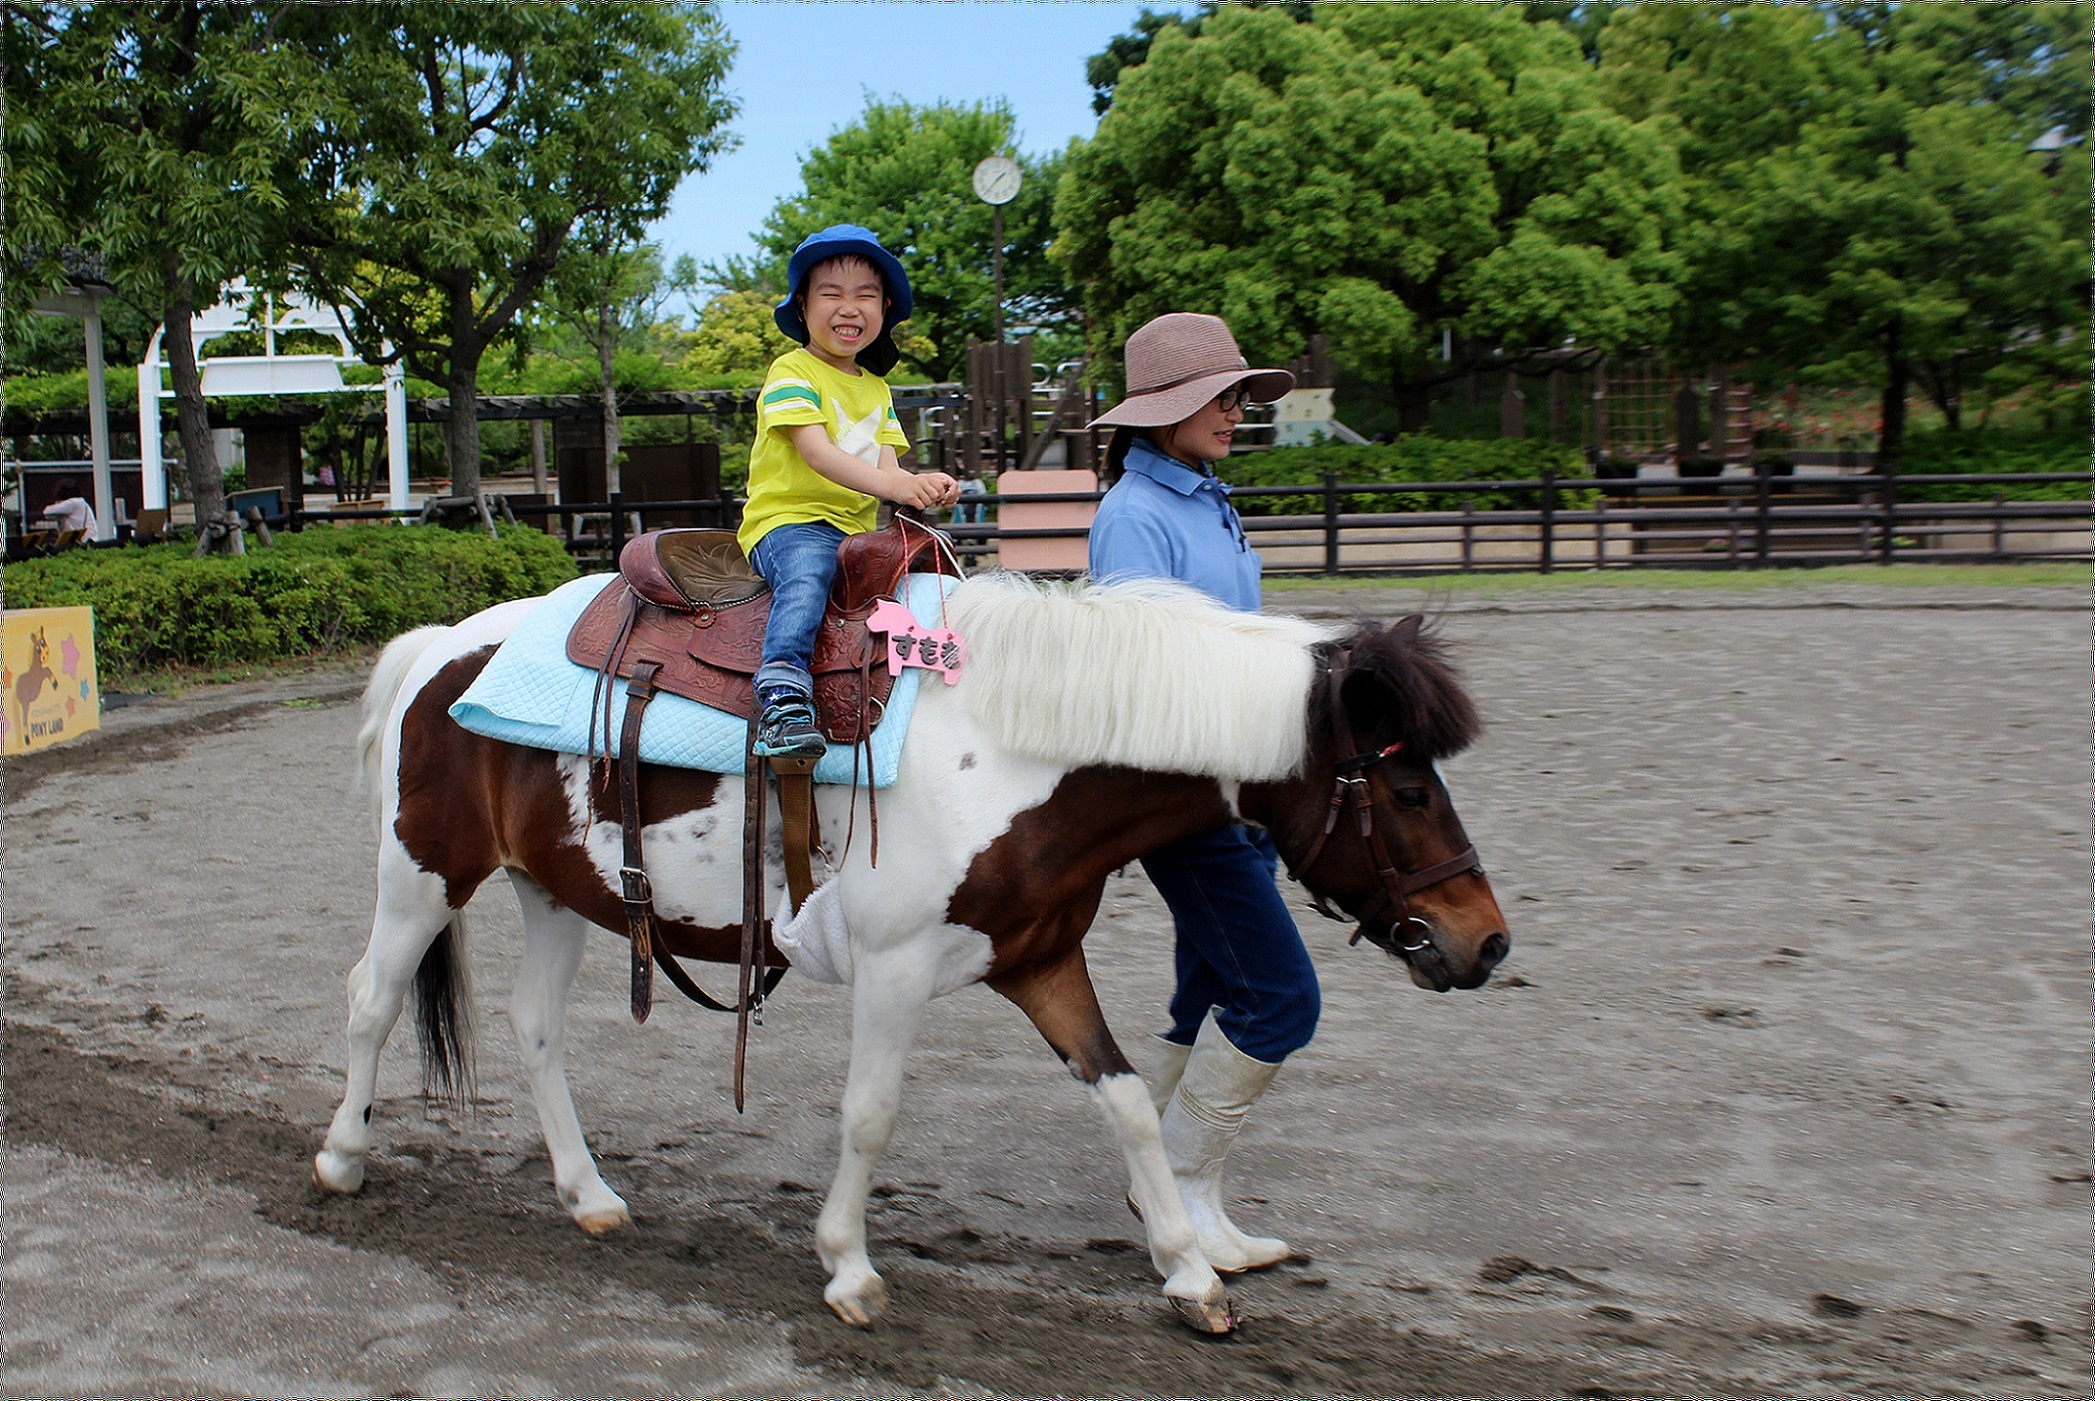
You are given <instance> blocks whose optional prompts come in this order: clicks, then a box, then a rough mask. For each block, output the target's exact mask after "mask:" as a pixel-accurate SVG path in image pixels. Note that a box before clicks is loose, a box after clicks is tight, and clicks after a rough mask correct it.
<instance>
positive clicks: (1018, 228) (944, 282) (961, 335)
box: [710, 98, 1071, 381]
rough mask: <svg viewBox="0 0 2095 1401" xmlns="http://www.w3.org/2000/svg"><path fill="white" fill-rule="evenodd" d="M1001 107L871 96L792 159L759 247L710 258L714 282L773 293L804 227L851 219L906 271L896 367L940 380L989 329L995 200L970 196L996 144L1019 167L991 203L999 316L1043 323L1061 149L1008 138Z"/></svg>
mask: <svg viewBox="0 0 2095 1401" xmlns="http://www.w3.org/2000/svg"><path fill="white" fill-rule="evenodd" d="M1017 139H1018V129H1017V123H1016V121H1015V119H1014V118H1013V117H1012V114H1011V109H1010V107H1009V106H1007V105H1005V104H1004V103H1002V102H993V103H945V102H940V103H935V104H932V105H930V106H918V105H916V104H913V103H910V102H905V101H903V100H902V99H900V98H893V99H888V100H882V99H878V98H875V99H872V100H870V101H868V102H867V104H866V111H865V115H864V116H862V117H861V118H859V120H858V121H857V122H855V123H853V124H852V125H850V126H848V127H845V128H843V129H842V130H840V131H838V132H836V133H834V134H833V135H832V136H831V137H830V138H829V140H828V141H826V142H824V143H823V144H822V145H820V146H818V147H816V148H815V149H814V150H813V151H811V152H809V153H808V156H807V159H806V160H804V161H802V162H801V166H800V174H801V179H802V181H803V182H804V188H803V189H802V190H801V191H800V193H798V194H795V195H793V196H790V197H789V198H787V199H784V200H781V201H780V202H779V204H778V206H777V207H776V208H775V209H773V210H772V211H771V213H770V214H769V216H767V217H766V218H765V220H764V226H763V228H762V230H761V231H759V232H758V233H757V235H756V241H757V244H758V247H759V248H760V250H761V252H760V253H759V255H758V256H757V257H756V258H755V259H753V260H749V261H743V260H740V259H730V260H729V262H728V264H727V265H726V266H725V267H714V268H712V269H710V271H711V273H712V275H713V276H714V277H715V279H716V280H717V281H719V282H720V283H721V284H722V285H724V286H727V287H730V288H739V289H743V290H755V291H762V292H764V293H766V294H768V295H770V296H771V297H772V298H773V299H776V298H778V297H781V296H783V295H785V274H786V262H787V259H788V258H790V257H791V256H792V252H793V249H794V248H795V247H796V246H798V245H799V243H800V241H801V240H802V239H804V238H806V237H807V236H808V235H809V234H811V233H814V232H816V231H818V230H820V229H825V228H827V227H829V226H830V225H831V224H860V225H863V226H865V227H866V228H869V229H871V230H873V232H875V233H876V234H878V235H879V236H880V241H881V243H882V245H883V246H885V247H887V248H889V249H891V250H893V252H894V253H895V255H896V256H897V257H899V258H900V259H901V260H902V265H903V267H904V268H905V269H907V270H908V272H909V283H910V289H911V291H912V292H913V293H914V294H915V298H916V310H915V312H914V313H913V315H912V316H911V317H910V319H909V321H908V323H907V324H906V325H904V326H903V327H902V328H900V329H899V330H898V331H897V334H896V344H897V346H898V348H899V349H900V350H901V352H902V365H901V367H899V368H898V369H897V370H896V371H895V373H896V374H905V373H909V372H915V373H917V374H922V375H925V376H928V377H929V378H931V379H933V380H938V381H944V380H951V379H954V378H956V377H957V376H958V375H960V374H961V373H962V372H963V371H964V370H965V368H966V364H967V343H968V342H969V341H970V340H989V339H990V338H991V337H992V336H993V334H994V328H995V305H994V304H995V276H994V268H993V247H994V244H995V237H994V229H995V226H996V216H995V211H994V210H993V209H992V208H991V207H990V206H989V205H987V204H984V203H983V202H982V201H981V200H980V199H979V198H977V197H976V195H975V192H974V188H973V186H972V184H971V180H972V178H973V175H974V170H975V167H976V166H977V165H978V164H980V163H981V161H982V160H983V159H984V158H986V157H988V156H994V155H1002V156H1009V157H1011V158H1012V159H1014V160H1016V161H1017V162H1018V164H1019V167H1020V169H1021V170H1023V171H1024V172H1025V181H1024V183H1023V184H1022V185H1021V187H1020V189H1019V193H1018V197H1017V198H1016V199H1014V200H1012V201H1011V202H1010V203H1009V204H1007V205H1005V206H1004V213H1003V227H1004V324H1005V327H1006V330H1007V332H1008V331H1010V330H1011V329H1013V328H1015V327H1022V326H1028V325H1031V326H1041V325H1046V326H1053V325H1056V324H1058V323H1060V322H1061V321H1063V320H1064V319H1066V318H1067V317H1069V315H1070V314H1071V308H1070V306H1069V296H1068V291H1067V287H1066V284H1065V283H1064V281H1063V279H1062V277H1061V276H1060V274H1059V273H1057V272H1056V271H1055V269H1054V268H1053V267H1052V266H1050V264H1049V263H1048V261H1047V246H1048V243H1049V241H1050V240H1051V238H1052V237H1053V229H1052V226H1051V224H1050V217H1051V214H1052V212H1053V207H1054V186H1055V180H1056V177H1057V176H1058V175H1059V173H1060V170H1061V162H1062V158H1061V157H1060V156H1048V157H1029V156H1025V155H1023V154H1020V153H1019V152H1018V151H1017V150H1016V143H1017Z"/></svg>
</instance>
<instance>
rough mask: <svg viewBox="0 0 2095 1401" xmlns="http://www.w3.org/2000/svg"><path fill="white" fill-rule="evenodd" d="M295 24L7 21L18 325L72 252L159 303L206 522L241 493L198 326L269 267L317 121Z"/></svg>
mask: <svg viewBox="0 0 2095 1401" xmlns="http://www.w3.org/2000/svg"><path fill="white" fill-rule="evenodd" d="M282 17H283V16H282V10H281V7H269V6H263V5H252V4H241V3H219V4H204V3H201V0H173V2H172V3H163V4H155V5H115V4H102V5H9V6H8V7H7V9H6V11H5V26H4V43H5V48H6V52H5V67H6V80H5V81H6V93H7V101H8V111H7V118H8V120H7V124H6V125H7V135H6V152H7V195H8V229H7V252H8V257H9V260H10V262H12V263H13V264H14V265H15V266H16V267H17V268H20V269H22V270H23V271H22V272H21V273H20V274H19V275H18V276H16V277H12V278H9V279H8V283H9V287H8V293H9V296H8V304H9V310H10V313H19V311H20V310H21V308H22V307H23V306H24V305H26V303H27V301H28V300H29V299H30V298H31V297H33V296H34V295H35V294H37V293H39V292H42V291H44V290H46V289H48V288H50V287H52V286H54V285H56V283H57V281H58V279H59V278H60V277H61V276H62V274H63V268H62V266H61V263H60V255H61V252H62V250H63V249H65V248H68V247H75V248H79V249H84V250H86V251H87V252H89V253H91V254H93V255H95V256H96V257H98V258H99V259H100V260H101V261H102V262H103V264H104V266H105V267H106V269H107V271H108V273H109V276H110V277H111V278H112V280H114V281H115V282H116V283H117V284H118V285H119V286H120V287H121V288H122V289H123V293H124V296H125V299H126V300H127V301H130V302H131V303H133V304H134V305H141V306H146V307H151V308H153V313H152V314H153V316H154V319H156V320H157V321H159V322H160V324H161V326H162V327H163V329H164V332H165V334H164V335H163V338H162V346H163V349H164V352H165V354H166V356H167V363H168V365H169V367H170V370H171V373H172V377H173V381H174V390H175V420H176V427H177V431H178V433H179V436H180V440H181V444H182V461H183V467H184V470H185V473H186V477H187V481H186V486H187V488H188V493H189V499H190V500H191V502H192V503H194V505H195V509H196V512H197V519H198V520H199V521H214V520H216V519H217V518H218V517H219V516H220V515H222V514H223V512H224V510H225V482H224V477H223V474H222V473H221V471H220V469H219V465H218V457H217V454H216V452H215V451H214V450H213V448H212V444H211V434H210V425H209V419H208V416H207V414H206V411H205V404H204V395H203V379H202V375H201V373H200V371H199V368H198V365H197V360H196V354H195V346H194V343H193V341H192V340H191V324H192V322H193V320H194V317H195V314H196V309H197V307H198V306H200V305H201V306H204V307H207V308H208V307H210V306H213V305H215V304H216V303H217V301H218V299H219V294H220V293H221V291H222V290H223V289H224V288H225V286H226V284H228V283H229V282H231V281H232V280H233V279H235V278H237V277H239V276H241V275H243V274H247V273H251V272H253V271H254V270H255V269H256V267H257V266H258V265H260V264H262V263H264V262H266V261H267V260H268V258H269V256H270V250H271V249H272V248H273V247H274V246H275V241H276V239H277V237H278V235H279V232H280V228H281V225H280V215H281V211H282V209H283V207H284V204H285V196H284V191H283V183H282V174H283V172H282V167H281V156H282V152H283V150H284V149H285V146H286V144H287V142H288V140H289V137H290V133H291V132H292V131H293V130H295V129H296V127H297V126H298V124H299V123H300V122H301V121H302V120H304V119H306V118H307V117H309V116H310V109H309V108H308V107H307V106H306V94H307V92H308V87H307V85H306V83H305V82H304V81H303V74H304V65H303V61H302V59H301V57H300V55H299V54H298V53H297V52H296V50H295V49H294V48H293V47H292V46H290V45H288V44H287V43H285V42H284V40H283V39H282V38H281V36H280V35H279V34H278V32H277V31H278V27H279V21H280V20H281V19H282ZM11 319H12V316H11ZM210 538H211V537H210V536H208V535H207V536H205V539H207V540H208V539H210ZM221 538H222V537H221Z"/></svg>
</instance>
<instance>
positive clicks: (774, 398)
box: [763, 384, 822, 409]
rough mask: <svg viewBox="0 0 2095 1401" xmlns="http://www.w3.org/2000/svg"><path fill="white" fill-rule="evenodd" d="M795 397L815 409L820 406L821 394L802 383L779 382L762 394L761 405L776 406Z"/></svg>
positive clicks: (765, 406)
mask: <svg viewBox="0 0 2095 1401" xmlns="http://www.w3.org/2000/svg"><path fill="white" fill-rule="evenodd" d="M795 399H798V400H803V401H805V402H806V403H808V404H811V405H813V406H814V407H815V408H817V409H820V408H821V407H822V396H821V395H820V394H817V393H816V392H815V391H814V390H813V389H811V388H809V387H808V386H807V385H804V384H781V385H780V386H779V387H778V388H776V389H774V390H772V391H771V392H770V393H769V394H766V395H765V396H764V398H763V407H764V408H767V409H769V408H776V407H777V406H778V405H780V404H783V403H788V402H790V401H792V400H795Z"/></svg>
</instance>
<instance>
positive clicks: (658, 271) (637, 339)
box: [537, 218, 690, 491]
mask: <svg viewBox="0 0 2095 1401" xmlns="http://www.w3.org/2000/svg"><path fill="white" fill-rule="evenodd" d="M678 262H679V268H680V270H688V269H689V266H690V260H689V259H688V258H685V259H679V260H678ZM678 275H679V273H678V272H671V271H665V270H664V268H663V266H662V249H661V247H660V246H659V245H657V244H652V243H635V242H633V241H631V240H629V239H628V238H627V237H626V236H625V234H624V233H623V231H622V230H621V229H620V228H619V227H618V226H617V225H616V224H614V223H610V222H607V221H605V220H601V219H595V218H591V219H588V220H586V221H584V224H583V226H582V228H581V229H580V230H579V231H578V233H577V234H576V236H575V237H574V238H573V239H572V240H571V241H570V246H569V248H568V252H567V255H566V256H565V257H564V258H563V259H562V260H561V265H560V269H559V271H558V272H557V273H556V274H555V275H554V277H553V280H552V284H551V290H552V296H551V297H550V298H549V299H548V300H546V301H545V302H543V303H542V304H541V306H540V308H539V317H538V318H537V319H539V320H541V321H550V322H551V323H552V326H553V328H554V329H557V330H559V331H564V332H565V333H566V335H567V337H569V338H572V339H573V340H577V341H579V342H580V343H581V344H582V345H583V346H585V347H587V349H588V350H589V352H590V354H591V356H592V357H593V358H594V359H595V361H596V366H597V386H596V387H597V396H598V405H599V412H600V413H601V416H602V419H603V449H604V472H605V480H606V482H607V483H608V489H609V490H611V491H617V490H619V489H620V480H619V455H618V454H619V441H620V436H621V425H620V421H619V412H618V386H619V376H618V367H617V360H618V356H619V352H620V350H621V349H623V348H627V347H630V348H632V349H634V350H641V349H643V348H644V349H647V350H652V351H653V352H655V354H656V355H657V356H658V357H660V356H662V355H664V354H666V353H667V351H668V350H669V348H670V343H671V340H672V336H671V334H670V328H668V327H666V326H664V325H663V322H662V309H663V307H664V306H665V305H666V304H667V303H668V301H669V299H670V298H671V297H672V296H675V295H676V294H677V293H678V292H680V291H683V290H685V289H684V288H683V287H681V286H680V285H679V284H678V282H677V277H678Z"/></svg>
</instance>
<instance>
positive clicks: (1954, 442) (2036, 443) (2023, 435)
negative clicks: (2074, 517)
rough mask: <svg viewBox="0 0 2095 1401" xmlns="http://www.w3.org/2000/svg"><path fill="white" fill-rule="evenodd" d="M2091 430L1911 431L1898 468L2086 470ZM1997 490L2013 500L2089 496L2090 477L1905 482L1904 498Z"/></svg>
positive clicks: (1974, 495)
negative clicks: (2000, 482) (2014, 482)
mask: <svg viewBox="0 0 2095 1401" xmlns="http://www.w3.org/2000/svg"><path fill="white" fill-rule="evenodd" d="M2088 460H2089V459H2088V435H2087V433H2086V432H2085V431H2082V430H2076V429H2069V430H2066V431H2063V432H2052V433H2044V432H2018V431H2015V430H2012V429H2001V428H1967V429H1965V430H1963V431H1962V432H1957V433H1951V432H1949V431H1947V430H1937V431H1932V432H1922V433H1910V434H1908V435H1907V437H1906V442H1905V445H1904V447H1903V449H1902V452H1901V456H1900V461H1899V472H1900V474H1901V475H1904V476H1924V477H1926V476H1955V475H1961V474H1970V473H1980V472H1987V473H2005V472H2085V471H2087V470H2088ZM1996 490H2001V491H2004V492H2005V494H2006V496H2007V498H2008V499H2009V500H2010V501H2085V500H2087V499H2088V483H2086V482H2031V483H2029V484H2027V485H2022V486H2011V487H2005V488H1997V487H1994V486H1989V485H1979V484H1973V485H1970V486H1957V485H1949V484H1942V485H1930V486H1920V485H1911V484H1903V483H1902V484H1901V485H1900V487H1899V499H1900V500H1901V501H1991V500H1992V499H1993V494H1994V492H1995V491H1996Z"/></svg>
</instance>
